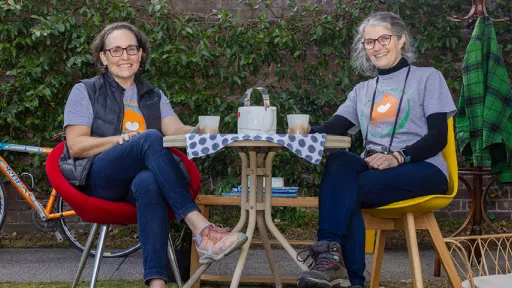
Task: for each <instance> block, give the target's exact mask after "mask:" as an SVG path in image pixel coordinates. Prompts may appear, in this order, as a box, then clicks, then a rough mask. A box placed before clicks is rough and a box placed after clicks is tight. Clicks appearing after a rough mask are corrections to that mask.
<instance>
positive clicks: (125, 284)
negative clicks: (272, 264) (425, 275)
mask: <svg viewBox="0 0 512 288" xmlns="http://www.w3.org/2000/svg"><path fill="white" fill-rule="evenodd" d="M88 284H89V282H81V283H80V284H79V285H78V287H79V288H84V287H89V285H88ZM424 284H425V286H424V287H425V288H445V287H448V285H447V284H446V282H445V281H442V280H435V281H434V280H429V281H425V282H424ZM70 286H71V282H54V283H1V282H0V287H1V288H69V287H70ZM283 286H286V285H283ZM379 286H380V287H382V288H409V287H411V288H412V284H411V282H410V281H381V282H380V285H379ZM96 287H98V288H144V287H148V286H145V285H144V283H142V281H98V283H97V285H96ZM167 287H177V286H176V285H171V284H170V285H167ZM201 287H205V288H213V287H229V285H228V284H226V285H203V284H202V285H201ZM240 287H244V288H255V287H273V286H269V285H240ZM286 287H295V286H294V285H288V286H286ZM366 287H369V286H368V283H367V284H366Z"/></svg>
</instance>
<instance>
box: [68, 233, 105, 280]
mask: <svg viewBox="0 0 512 288" xmlns="http://www.w3.org/2000/svg"><path fill="white" fill-rule="evenodd" d="M99 227H100V225H99V224H94V225H92V228H91V231H90V232H89V237H88V238H87V242H86V244H85V247H84V252H83V253H82V258H81V259H80V264H79V265H78V271H76V275H75V280H73V285H72V286H71V288H75V287H76V285H78V282H79V281H80V277H81V276H82V272H83V271H84V268H85V263H87V259H88V258H89V254H90V253H91V248H92V243H93V242H94V238H96V234H97V233H98V228H99Z"/></svg>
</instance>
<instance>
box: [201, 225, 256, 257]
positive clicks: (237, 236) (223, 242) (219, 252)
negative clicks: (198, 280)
mask: <svg viewBox="0 0 512 288" xmlns="http://www.w3.org/2000/svg"><path fill="white" fill-rule="evenodd" d="M199 238H200V239H201V242H200V243H199V244H197V241H196V248H197V253H198V254H199V263H201V264H208V263H212V262H215V261H217V260H220V259H222V258H224V257H225V256H226V255H229V253H231V252H233V251H235V250H237V249H239V248H241V247H242V246H243V245H244V244H245V242H247V236H246V235H245V234H244V233H241V232H238V233H230V232H229V230H228V229H225V228H220V227H217V226H215V225H214V224H209V225H208V226H206V227H205V228H204V229H203V230H201V232H200V233H199Z"/></svg>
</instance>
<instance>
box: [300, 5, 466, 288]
mask: <svg viewBox="0 0 512 288" xmlns="http://www.w3.org/2000/svg"><path fill="white" fill-rule="evenodd" d="M351 57H352V59H351V60H352V63H353V65H354V66H355V67H356V69H357V70H358V71H359V72H360V73H363V74H366V75H372V76H376V77H375V78H373V79H370V80H368V81H365V82H362V83H359V84H357V85H356V86H355V87H354V89H353V90H352V91H351V92H350V93H349V94H348V97H347V100H346V101H345V103H343V104H342V105H341V106H340V107H339V108H338V110H337V112H336V113H335V114H334V116H333V117H332V118H331V119H330V120H329V121H328V122H326V123H325V124H323V125H320V126H315V127H311V129H310V131H309V132H310V133H326V134H330V135H344V134H346V133H347V132H348V131H349V130H351V131H353V130H358V129H360V130H361V133H362V135H363V140H364V149H365V150H364V153H363V155H361V156H359V155H356V154H353V153H350V152H347V151H334V152H332V153H330V154H329V156H328V157H327V162H326V164H325V170H324V174H323V175H322V180H321V183H320V195H319V198H320V199H319V225H318V233H317V237H318V241H317V242H316V243H315V244H314V245H313V246H312V247H311V248H310V249H309V255H308V257H307V258H309V257H312V258H313V262H312V263H311V266H310V271H305V272H303V273H302V274H301V275H300V277H299V280H298V287H299V288H302V287H359V288H362V287H364V282H365V277H364V275H363V273H364V270H365V257H364V256H365V255H364V247H365V227H364V221H363V217H362V214H361V208H375V207H380V206H384V205H387V204H390V203H393V202H397V201H402V200H406V199H411V198H415V197H420V196H426V195H430V194H445V193H446V191H447V187H448V176H447V175H448V174H447V173H448V169H447V165H446V163H445V161H444V159H443V157H442V155H441V150H443V148H444V147H445V146H446V142H447V133H448V126H447V119H449V118H450V117H452V116H453V115H454V114H455V111H456V108H455V104H454V103H453V100H452V96H451V94H450V91H449V90H448V86H447V84H446V81H445V80H444V78H443V75H441V73H440V72H439V71H437V70H436V69H434V68H431V67H416V66H412V65H411V64H410V63H412V62H413V61H414V58H415V57H414V49H413V45H412V42H411V37H410V35H409V31H408V29H407V27H406V25H405V23H404V21H403V20H402V19H401V18H400V17H399V16H398V15H396V14H393V13H389V12H378V13H374V14H372V15H371V16H369V17H368V18H367V19H366V20H364V21H363V22H362V24H361V25H360V26H359V29H358V34H357V36H356V38H355V40H354V43H353V45H352V55H351ZM353 128H354V129H353ZM307 258H306V259H307ZM351 285H352V286H351Z"/></svg>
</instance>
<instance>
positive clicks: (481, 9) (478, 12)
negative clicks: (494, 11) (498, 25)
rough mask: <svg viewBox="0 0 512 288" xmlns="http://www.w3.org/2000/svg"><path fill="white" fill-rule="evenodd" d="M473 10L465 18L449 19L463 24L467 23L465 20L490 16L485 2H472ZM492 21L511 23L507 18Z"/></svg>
mask: <svg viewBox="0 0 512 288" xmlns="http://www.w3.org/2000/svg"><path fill="white" fill-rule="evenodd" d="M471 2H472V3H471V10H470V11H469V13H468V15H466V16H464V17H462V18H461V17H459V16H453V17H448V19H450V20H451V21H455V22H461V21H465V20H473V18H478V17H481V16H489V15H488V14H487V10H486V9H485V0H471ZM491 20H492V21H494V22H504V21H510V18H508V17H505V18H500V19H492V18H491Z"/></svg>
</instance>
